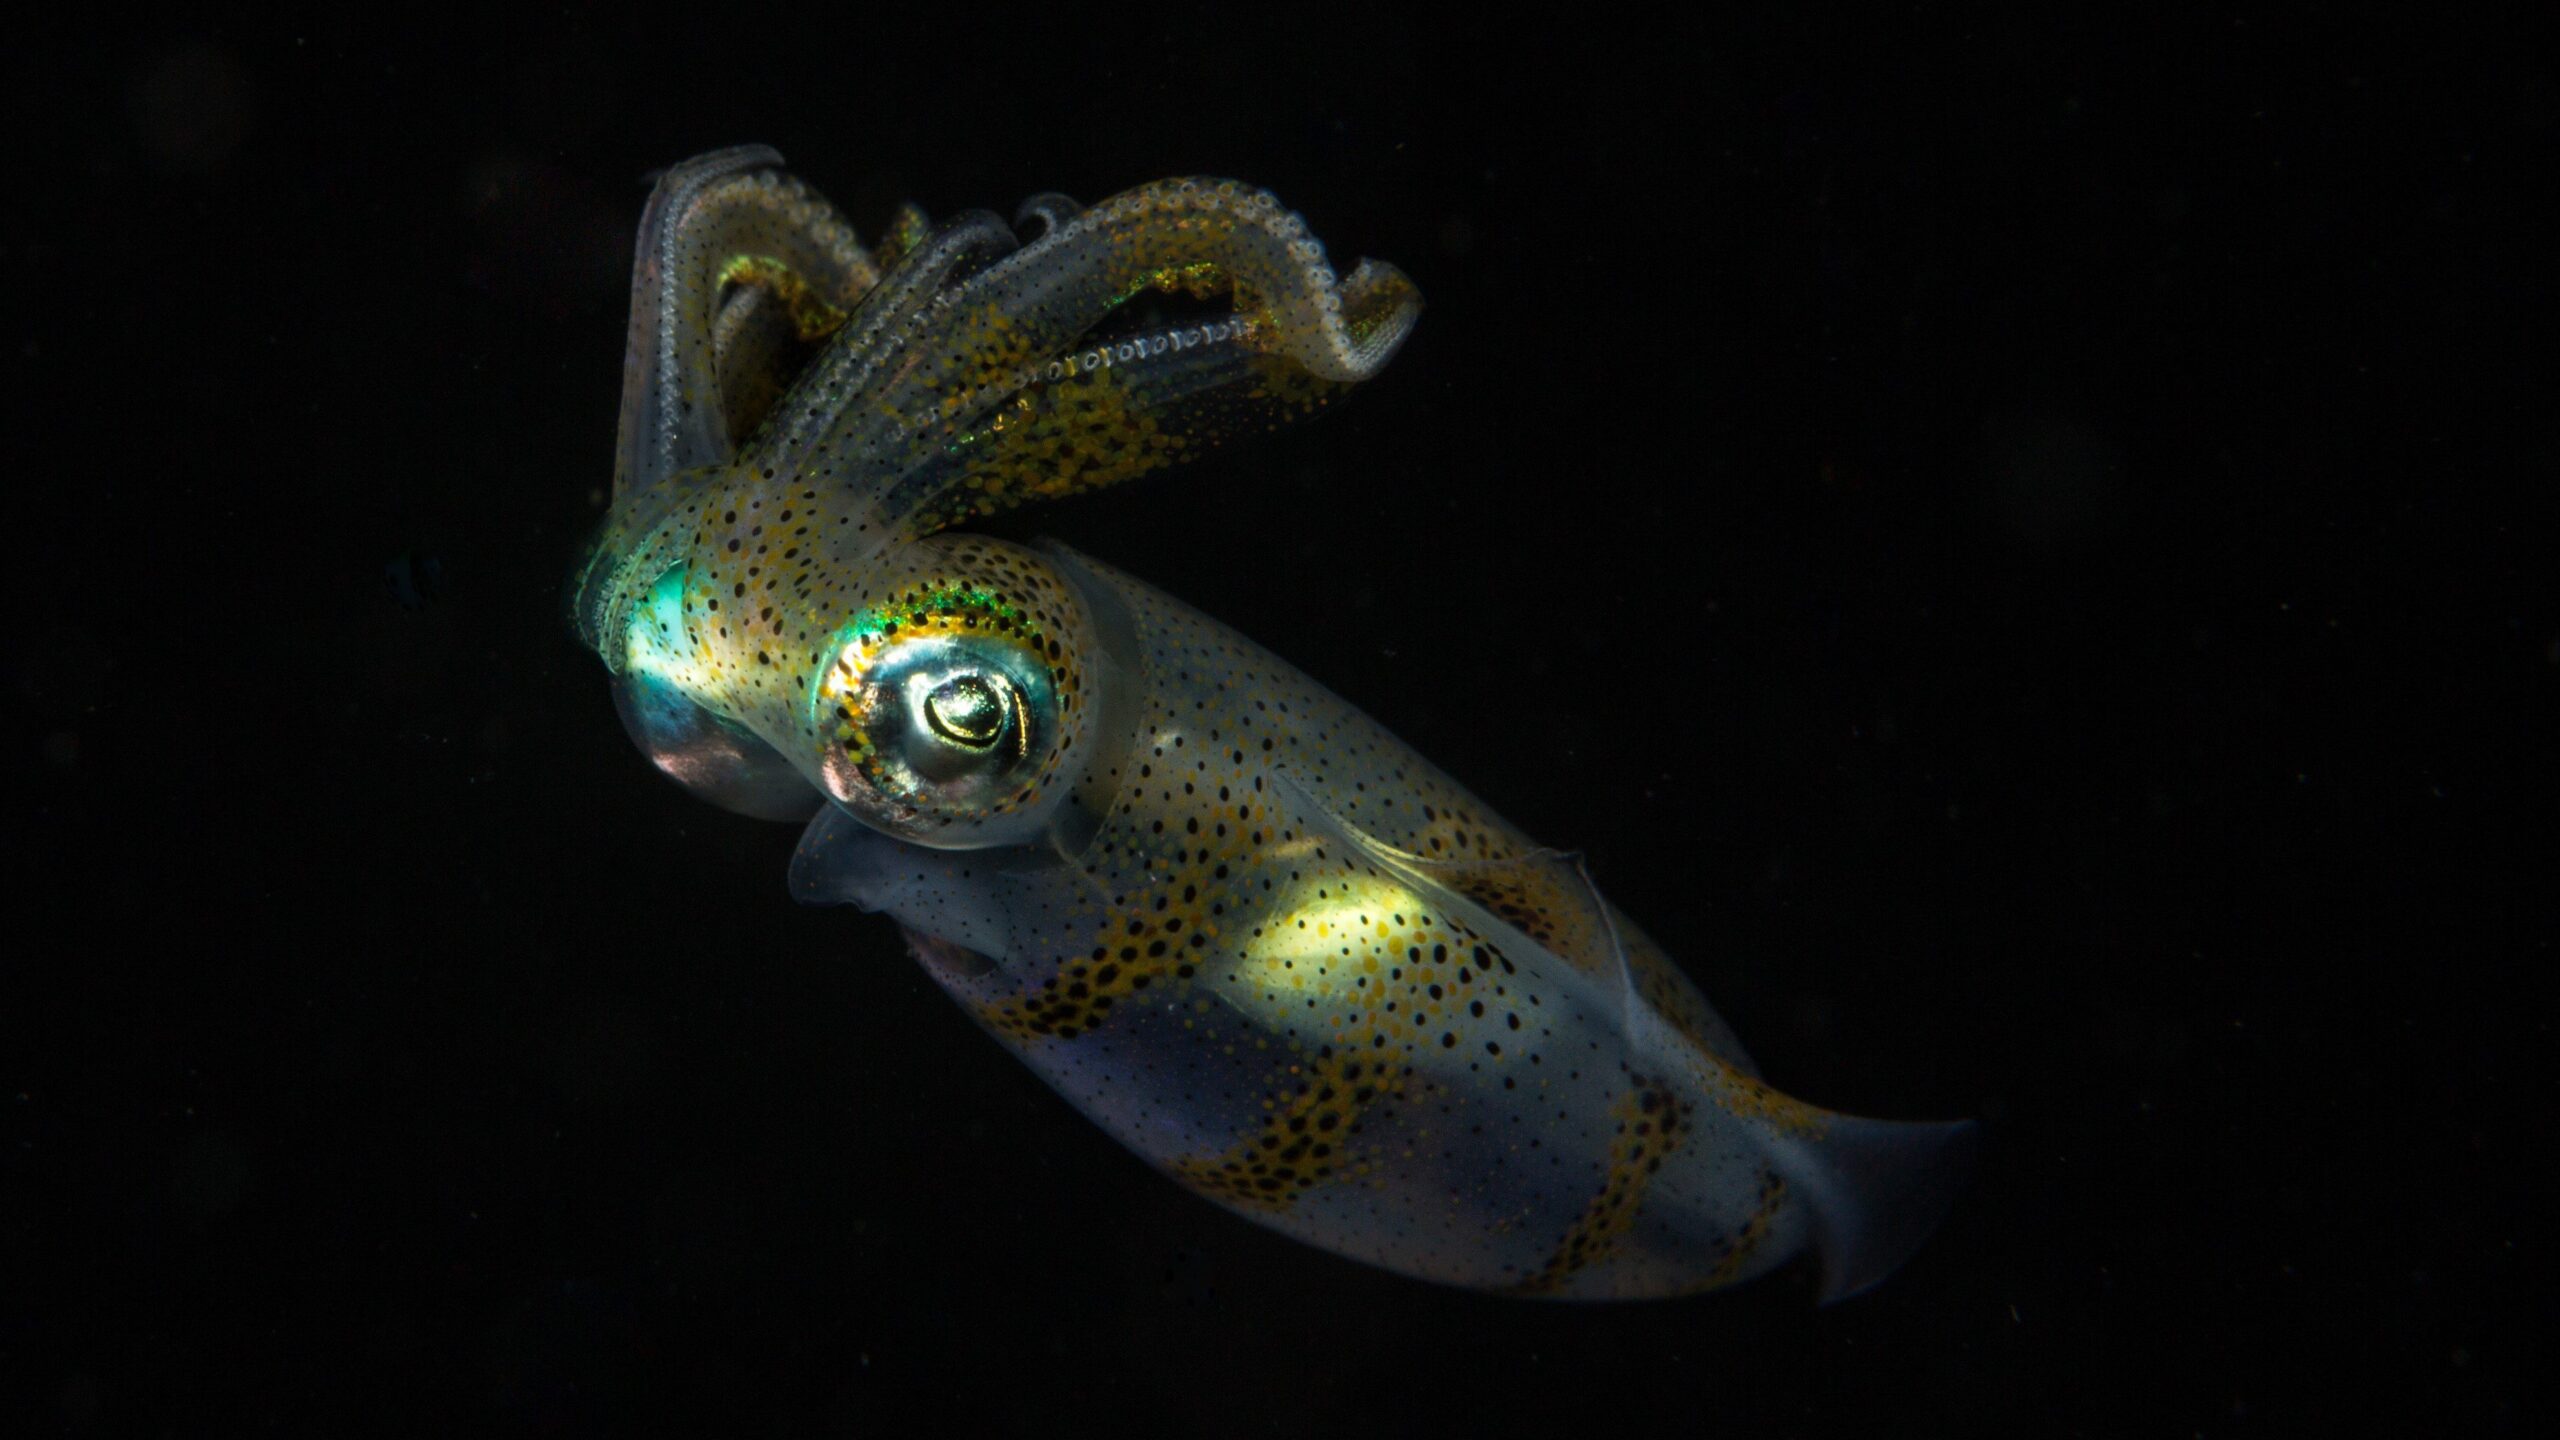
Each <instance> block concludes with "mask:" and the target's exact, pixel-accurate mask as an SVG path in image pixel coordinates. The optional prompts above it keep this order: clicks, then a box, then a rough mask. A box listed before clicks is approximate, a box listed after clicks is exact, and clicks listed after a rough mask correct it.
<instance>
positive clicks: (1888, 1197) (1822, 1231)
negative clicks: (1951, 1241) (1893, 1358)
mask: <svg viewBox="0 0 2560 1440" xmlns="http://www.w3.org/2000/svg"><path fill="white" fill-rule="evenodd" d="M1980 1148H1981V1127H1979V1126H1977V1125H1975V1124H1974V1123H1973V1122H1972V1121H1970V1120H1956V1121H1948V1122H1941V1123H1912V1122H1907V1121H1899V1120H1865V1119H1860V1118H1859V1117H1857V1116H1854V1115H1834V1116H1832V1117H1830V1123H1829V1124H1828V1125H1827V1126H1825V1127H1824V1130H1823V1133H1822V1137H1821V1138H1820V1139H1818V1140H1802V1141H1793V1142H1788V1143H1782V1144H1780V1145H1779V1146H1777V1147H1775V1154H1774V1155H1773V1157H1772V1158H1773V1159H1774V1160H1775V1162H1776V1164H1777V1167H1778V1171H1779V1173H1780V1174H1782V1175H1784V1176H1785V1177H1786V1181H1787V1184H1788V1185H1789V1186H1791V1187H1793V1188H1794V1189H1795V1190H1796V1191H1797V1193H1799V1194H1801V1195H1802V1196H1803V1197H1804V1198H1805V1200H1806V1202H1807V1205H1806V1209H1807V1210H1808V1211H1809V1212H1810V1214H1811V1216H1812V1219H1813V1243H1814V1247H1815V1248H1816V1249H1818V1250H1820V1251H1821V1252H1822V1303H1823V1304H1825V1305H1829V1304H1832V1303H1833V1302H1835V1301H1840V1300H1846V1299H1848V1298H1849V1297H1850V1296H1852V1295H1855V1294H1857V1293H1859V1292H1860V1291H1862V1290H1866V1289H1868V1288H1870V1287H1872V1286H1874V1285H1875V1284H1877V1283H1878V1282H1879V1281H1881V1280H1883V1279H1884V1278H1885V1277H1886V1276H1887V1275H1890V1274H1892V1273H1893V1272H1894V1270H1895V1269H1896V1268H1897V1267H1899V1266H1900V1265H1901V1264H1902V1262H1903V1261H1905V1260H1908V1259H1910V1258H1911V1253H1912V1252H1913V1251H1915V1250H1917V1249H1919V1248H1920V1242H1922V1241H1924V1240H1926V1239H1928V1238H1929V1232H1930V1231H1932V1230H1935V1229H1936V1228H1937V1227H1938V1221H1939V1220H1941V1219H1943V1218H1944V1217H1945V1215H1946V1213H1947V1210H1948V1207H1950V1206H1952V1205H1953V1204H1954V1203H1955V1199H1956V1195H1957V1194H1958V1193H1959V1192H1960V1191H1962V1190H1963V1189H1964V1183H1965V1181H1966V1179H1967V1178H1968V1177H1969V1176H1970V1175H1971V1174H1972V1172H1973V1160H1974V1154H1975V1152H1976V1151H1977V1150H1979V1149H1980Z"/></svg>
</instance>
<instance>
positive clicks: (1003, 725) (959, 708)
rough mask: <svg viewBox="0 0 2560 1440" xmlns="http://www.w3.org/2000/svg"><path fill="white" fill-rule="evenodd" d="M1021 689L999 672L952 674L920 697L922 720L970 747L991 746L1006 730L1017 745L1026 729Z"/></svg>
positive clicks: (935, 730)
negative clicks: (993, 673)
mask: <svg viewBox="0 0 2560 1440" xmlns="http://www.w3.org/2000/svg"><path fill="white" fill-rule="evenodd" d="M1021 708H1022V693H1021V692H1020V691H1018V690H1016V689H1014V688H1013V686H1012V684H1011V683H1009V682H1008V681H1006V679H1005V678H1004V677H1003V676H1001V675H954V676H952V677H951V678H950V679H948V680H945V681H943V682H942V683H941V684H940V685H937V686H935V687H934V688H933V690H932V692H931V693H929V694H927V695H926V696H925V697H924V721H925V725H926V726H927V727H928V728H930V729H931V730H932V731H933V733H934V734H936V735H939V736H941V737H942V738H943V739H945V740H948V741H950V742H951V743H952V744H954V745H965V746H967V747H969V748H970V749H972V750H992V749H994V748H995V747H996V745H997V743H998V742H999V741H1002V740H1003V739H1004V738H1005V735H1006V732H1007V731H1008V730H1010V731H1011V732H1012V734H1013V736H1014V741H1015V744H1016V746H1017V748H1018V747H1019V746H1020V744H1021V743H1022V741H1023V739H1024V738H1025V736H1024V731H1026V730H1027V729H1029V728H1030V727H1029V725H1028V724H1027V723H1026V722H1027V720H1028V718H1029V717H1027V716H1024V715H1022V714H1021V713H1020V712H1021Z"/></svg>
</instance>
